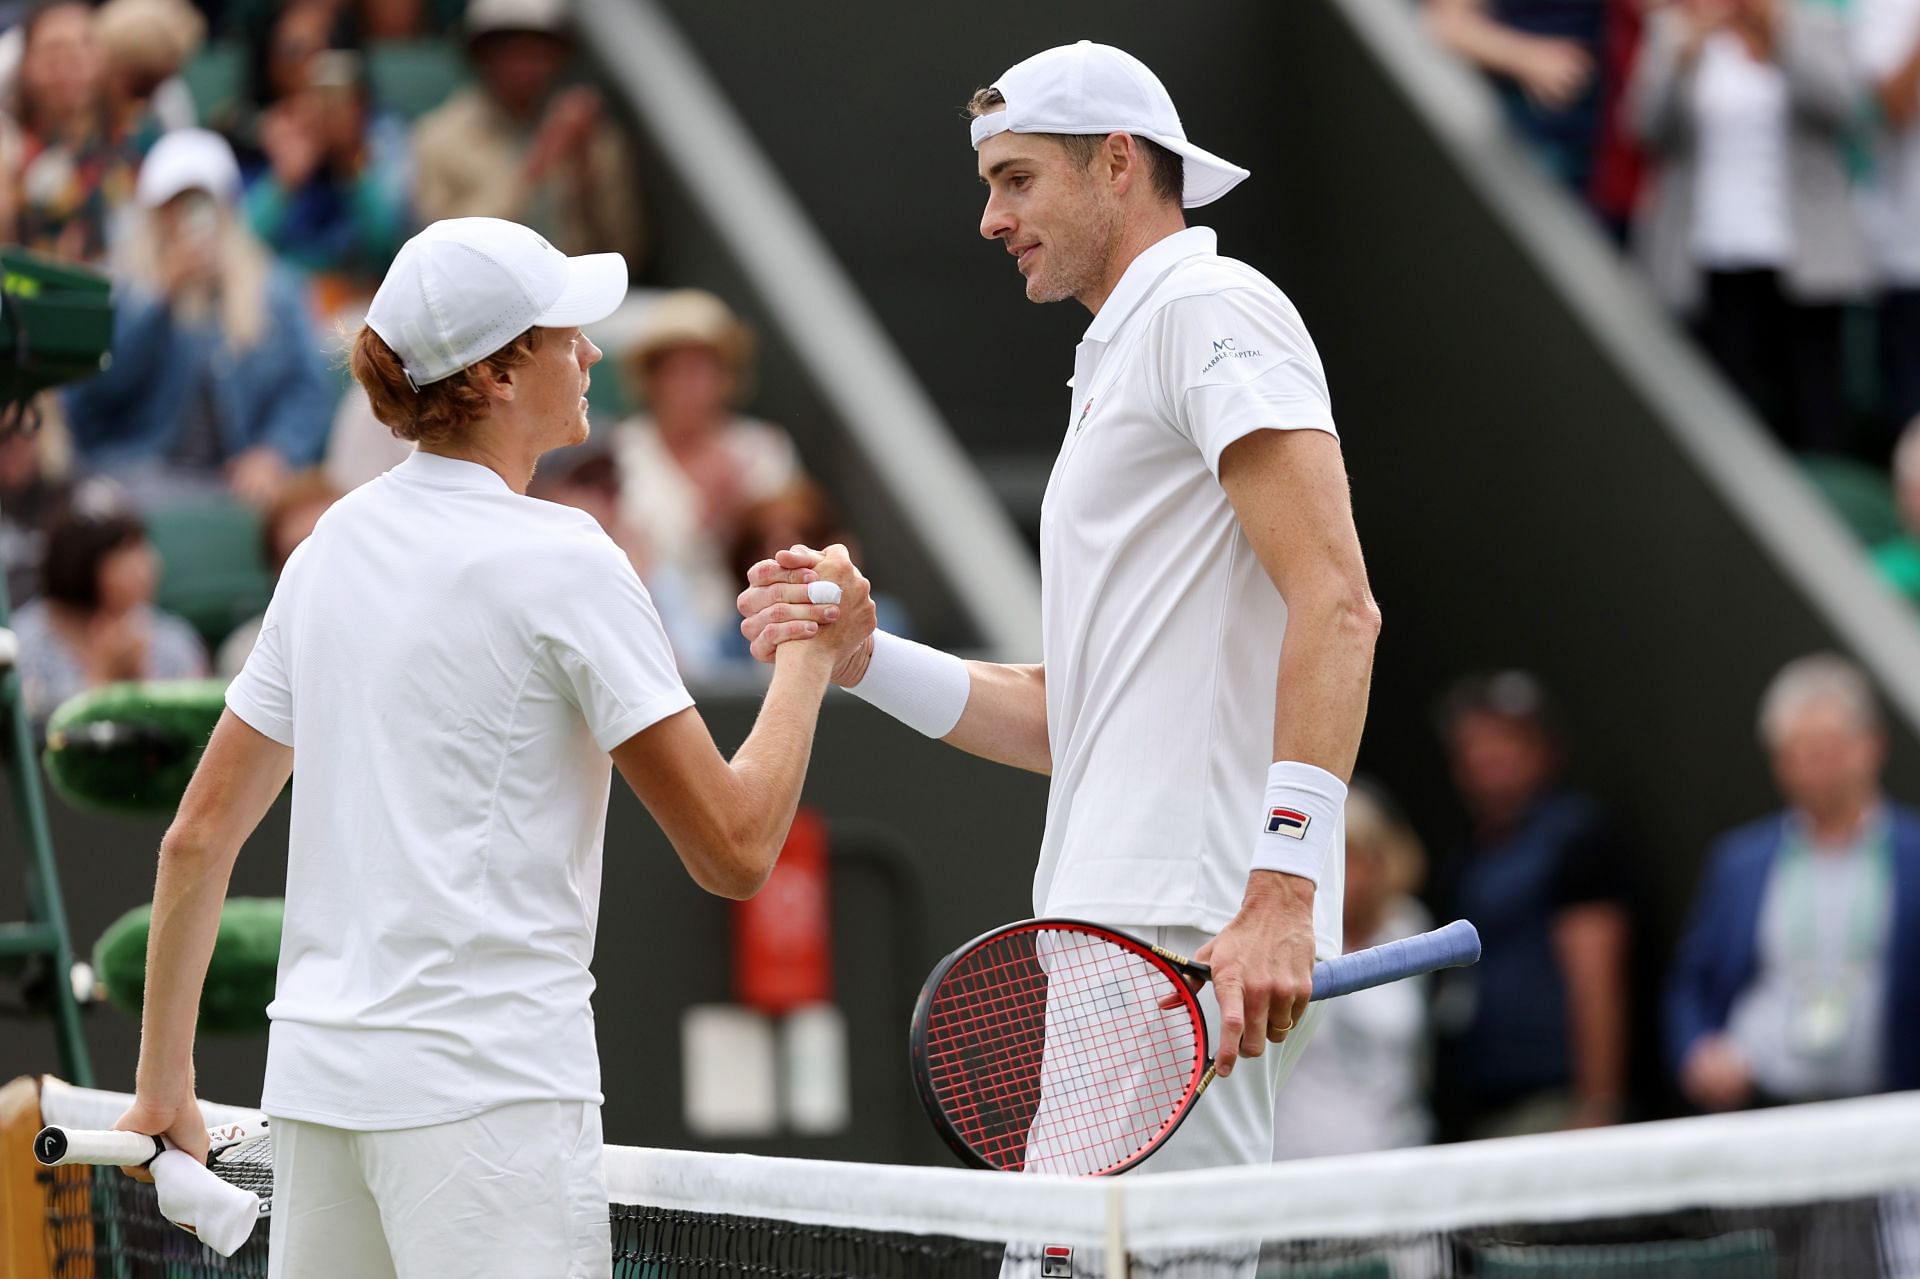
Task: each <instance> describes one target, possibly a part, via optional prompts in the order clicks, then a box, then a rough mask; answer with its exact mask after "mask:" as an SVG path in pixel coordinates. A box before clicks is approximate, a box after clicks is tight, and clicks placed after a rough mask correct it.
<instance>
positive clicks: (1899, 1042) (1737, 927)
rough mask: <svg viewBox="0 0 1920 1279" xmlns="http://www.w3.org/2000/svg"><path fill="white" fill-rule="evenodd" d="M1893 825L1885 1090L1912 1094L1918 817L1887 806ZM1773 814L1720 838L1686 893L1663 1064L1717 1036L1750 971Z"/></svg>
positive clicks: (1919, 1059)
mask: <svg viewBox="0 0 1920 1279" xmlns="http://www.w3.org/2000/svg"><path fill="white" fill-rule="evenodd" d="M1888 812H1889V814H1890V820H1891V822H1892V824H1893V924H1892V933H1891V936H1890V939H1889V943H1888V949H1887V1018H1886V1028H1887V1029H1886V1036H1887V1043H1886V1052H1887V1058H1886V1062H1885V1065H1884V1069H1883V1075H1882V1078H1883V1080H1884V1082H1885V1084H1886V1086H1887V1087H1888V1088H1889V1089H1893V1090H1905V1089H1910V1088H1920V813H1916V812H1914V811H1913V810H1912V809H1910V808H1905V807H1903V806H1901V805H1898V804H1890V805H1888ZM1786 825H1787V814H1785V813H1775V814H1773V815H1772V816H1770V817H1763V818H1761V819H1760V820H1759V821H1756V822H1752V823H1750V824H1748V825H1746V826H1742V827H1740V828H1739V829H1737V830H1734V831H1732V832H1730V833H1728V834H1726V835H1724V836H1722V837H1721V839H1720V841H1719V842H1718V843H1717V844H1715V845H1714V848H1713V851H1712V853H1711V854H1710V855H1709V858H1708V862H1707V871H1706V875H1705V878H1703V879H1702V880H1701V882H1700V887H1699V889H1698V890H1697V891H1696V893H1695V895H1694V902H1693V916H1692V918H1691V919H1690V920H1689V921H1688V923H1687V931H1686V934H1685V936H1684V937H1683V938H1682V939H1681V942H1680V950H1679V953H1678V954H1677V955H1676V956H1675V959H1674V965H1673V973H1672V975H1671V976H1670V977H1669V978H1668V981H1667V1005H1666V1020H1667V1047H1668V1050H1669V1052H1670V1054H1671V1059H1670V1062H1669V1064H1670V1065H1671V1066H1672V1068H1673V1069H1674V1071H1675V1072H1676V1073H1678V1070H1679V1065H1680V1062H1681V1061H1683V1060H1684V1059H1685V1058H1686V1055H1687V1050H1688V1049H1689V1048H1691V1047H1693V1045H1694V1042H1695V1041H1696V1040H1698V1039H1699V1038H1700V1037H1701V1036H1703V1035H1708V1034H1713V1033H1715V1032H1717V1031H1720V1030H1723V1029H1725V1027H1726V1024H1727V1018H1728V1016H1729V1014H1730V1013H1731V1012H1732V1010H1733V1001H1734V999H1735V998H1736V997H1737V996H1738V995H1739V994H1740V992H1741V991H1742V990H1744V989H1745V988H1746V986H1747V983H1748V982H1750V981H1751V980H1753V974H1754V969H1755V967H1756V966H1757V964H1758V957H1757V951H1758V947H1759V932H1760V903H1761V900H1762V899H1763V898H1764V897H1765V896H1766V890H1767V880H1768V878H1769V876H1770V875H1771V874H1772V872H1773V864H1774V860H1775V859H1776V858H1777V857H1778V856H1779V854H1780V847H1781V844H1782V843H1783V842H1784V839H1785V835H1786Z"/></svg>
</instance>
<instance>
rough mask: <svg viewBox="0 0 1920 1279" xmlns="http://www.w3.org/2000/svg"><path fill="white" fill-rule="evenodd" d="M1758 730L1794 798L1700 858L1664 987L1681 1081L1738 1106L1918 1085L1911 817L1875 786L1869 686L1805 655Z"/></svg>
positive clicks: (1917, 946) (1919, 979) (1840, 664)
mask: <svg viewBox="0 0 1920 1279" xmlns="http://www.w3.org/2000/svg"><path fill="white" fill-rule="evenodd" d="M1759 727H1760V739H1761V743H1762V745H1763V746H1764V747H1765V748H1766V751H1767V754H1768V757H1769V760H1770V762H1771V764H1772V768H1773V775H1774V780H1775V783H1776V784H1777V785H1778V786H1779V788H1780V792H1781V794H1782V795H1784V796H1785V797H1786V800H1787V807H1786V809H1785V810H1784V811H1781V812H1776V813H1771V814H1769V815H1767V816H1765V817H1762V818H1760V819H1759V820H1757V821H1755V822H1752V823H1749V824H1748V825H1745V826H1742V827H1740V828H1739V829H1737V830H1734V831H1732V832H1730V833H1728V834H1727V835H1726V836H1724V837H1723V838H1722V839H1721V840H1720V841H1719V842H1718V843H1717V844H1716V845H1715V846H1714V848H1713V851H1712V853H1711V854H1710V856H1709V857H1708V860H1707V866H1706V870H1705V872H1704V874H1703V875H1702V877H1701V881H1700V887H1699V889H1698V890H1697V892H1696V894H1695V897H1694V903H1693V912H1692V918H1691V920H1690V922H1689V924H1688V927H1687V931H1686V934H1685V936H1684V937H1683V939H1682V941H1681V944H1680V949H1679V953H1678V955H1677V956H1676V958H1675V962H1674V967H1673V972H1672V975H1671V977H1670V978H1669V983H1668V988H1667V997H1666V1022H1667V1044H1668V1049H1669V1052H1670V1054H1671V1064H1672V1067H1673V1070H1674V1072H1675V1074H1676V1075H1677V1077H1678V1080H1679V1084H1680V1090H1681V1092H1682V1093H1684V1094H1685V1096H1686V1097H1687V1099H1688V1100H1689V1101H1690V1102H1692V1103H1693V1104H1694V1105H1695V1106H1697V1107H1699V1108H1700V1109H1702V1110H1733V1109H1738V1108H1741V1107H1746V1106H1760V1105H1768V1104H1774V1103H1779V1102H1795V1101H1813V1100H1819V1099H1823V1098H1831V1097H1847V1096H1857V1095H1860V1094H1863V1093H1873V1092H1883V1091H1888V1090H1894V1089H1910V1088H1920V813H1916V812H1914V811H1913V810H1912V809H1910V808H1907V807H1905V806H1903V805H1900V804H1895V803H1893V802H1891V801H1890V800H1888V799H1887V798H1886V796H1885V793H1884V792H1883V791H1882V790H1881V787H1880V776H1881V771H1882V769H1883V768H1884V767H1885V764H1886V734H1885V731H1884V729H1883V728H1882V725H1881V719H1880V711H1879V707H1878V705H1877V703H1876V702H1875V700H1874V696H1873V692H1872V689H1871V688H1870V686H1869V685H1868V683H1867V679H1866V676H1865V675H1863V674H1862V673H1861V672H1860V670H1859V669H1858V668H1857V667H1855V666H1854V665H1853V664H1852V663H1851V662H1848V661H1847V660H1846V659H1844V658H1841V657H1838V656H1836V655H1834V654H1831V653H1822V654H1815V655H1813V656H1811V657H1804V658H1801V659H1799V660H1798V661H1795V662H1792V663H1789V664H1788V665H1787V666H1786V667H1785V668H1784V669H1782V670H1781V671H1780V673H1779V674H1778V675H1776V676H1775V677H1774V679H1773V682H1772V684H1771V685H1769V686H1768V688H1767V691H1766V694H1765V696H1764V697H1763V698H1762V700H1761V704H1760V724H1759Z"/></svg>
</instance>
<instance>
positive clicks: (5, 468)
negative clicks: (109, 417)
mask: <svg viewBox="0 0 1920 1279" xmlns="http://www.w3.org/2000/svg"><path fill="white" fill-rule="evenodd" d="M44 399H45V400H53V399H54V397H52V396H46V397H44ZM65 438H66V430H65V427H64V426H61V425H60V424H58V423H57V422H53V421H50V420H44V419H43V421H42V423H41V426H40V429H39V430H37V431H33V432H27V431H19V430H11V431H0V561H4V563H5V567H6V574H7V598H8V599H9V600H11V601H12V603H13V606H14V607H15V608H18V607H19V606H20V605H22V604H24V603H26V602H27V601H28V600H30V599H32V598H33V597H34V596H36V595H38V594H39V593H40V581H41V566H42V564H43V562H44V560H45V558H46V551H47V525H48V523H49V522H50V521H51V520H52V518H53V515H54V512H56V511H58V510H59V509H60V508H61V507H62V506H63V505H65V503H66V500H67V484H66V479H65V475H66V469H67V466H66V464H67V457H66V448H65Z"/></svg>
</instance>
